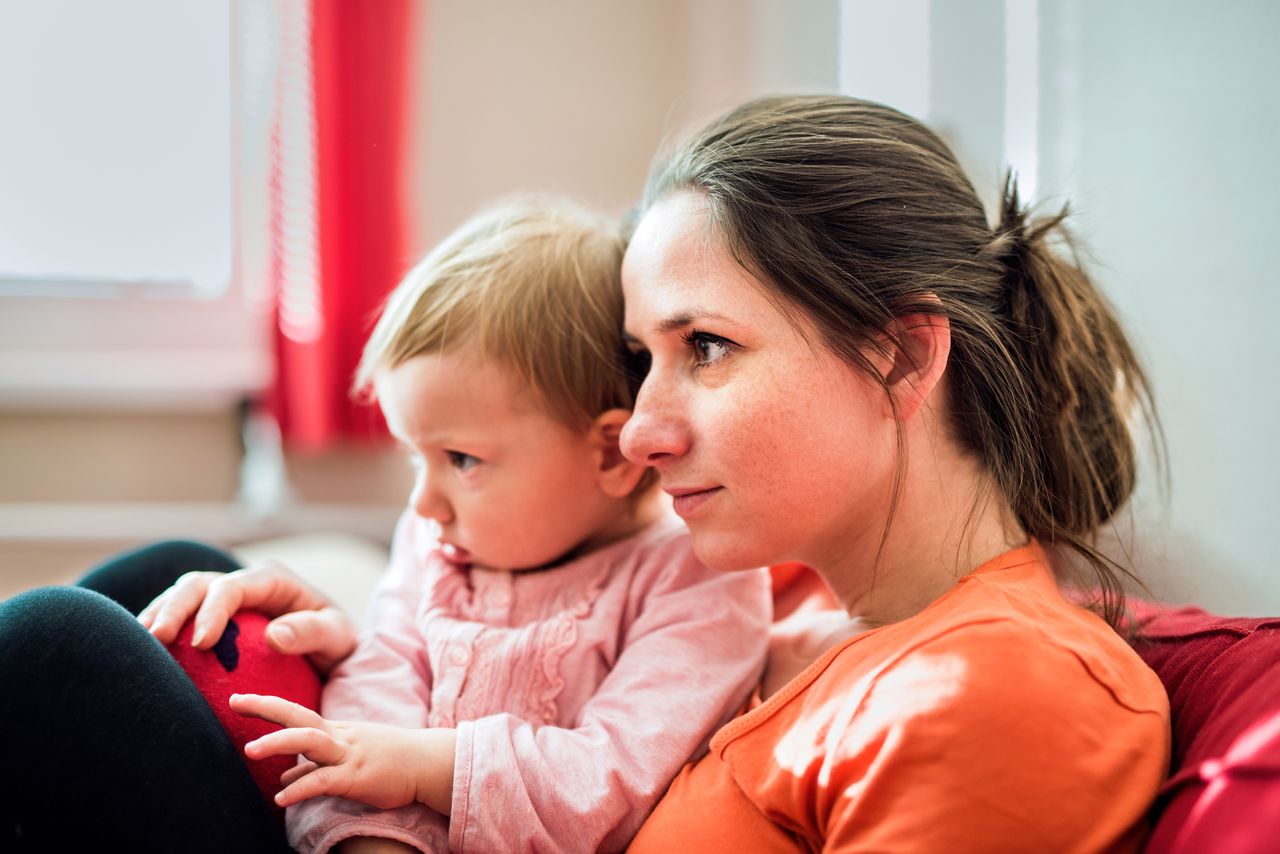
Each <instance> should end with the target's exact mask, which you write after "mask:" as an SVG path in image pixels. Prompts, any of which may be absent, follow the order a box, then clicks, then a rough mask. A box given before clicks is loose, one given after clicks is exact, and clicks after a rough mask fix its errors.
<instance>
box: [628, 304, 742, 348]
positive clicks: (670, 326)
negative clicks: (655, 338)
mask: <svg viewBox="0 0 1280 854" xmlns="http://www.w3.org/2000/svg"><path fill="white" fill-rule="evenodd" d="M704 320H719V321H723V322H726V323H732V320H730V319H729V318H728V317H725V316H724V315H723V314H716V313H715V312H714V311H683V312H680V313H679V314H673V315H671V316H670V317H668V318H666V319H664V320H660V321H658V323H656V324H655V325H654V327H653V330H654V332H657V333H658V334H659V335H665V334H667V333H670V332H676V331H677V330H680V329H684V328H685V327H686V326H693V325H694V324H695V323H698V322H700V321H704ZM622 338H623V340H624V341H626V342H627V343H628V344H631V343H635V344H639V343H640V339H639V338H637V337H636V336H634V335H632V334H631V333H630V332H626V331H623V333H622Z"/></svg>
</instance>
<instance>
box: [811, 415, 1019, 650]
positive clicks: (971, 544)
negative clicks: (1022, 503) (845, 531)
mask: <svg viewBox="0 0 1280 854" xmlns="http://www.w3.org/2000/svg"><path fill="white" fill-rule="evenodd" d="M930 420H931V419H930ZM904 438H905V439H906V441H905V442H904V453H906V455H907V456H906V465H905V470H904V472H903V477H902V479H901V484H900V487H899V493H898V501H897V506H896V508H895V510H894V515H893V518H892V520H890V522H889V531H888V536H887V537H882V535H883V532H884V522H883V520H882V521H881V524H880V525H878V526H869V527H868V528H866V529H865V533H864V535H863V536H862V537H861V538H860V539H858V538H855V541H854V542H851V543H848V544H847V547H846V548H845V549H843V550H842V552H841V553H840V554H836V555H833V556H832V557H831V559H830V560H829V561H827V562H826V563H824V564H819V565H818V571H819V572H820V573H821V574H822V575H823V577H824V578H826V580H827V583H828V584H830V585H831V588H832V590H833V591H834V592H835V594H836V595H837V596H838V597H839V599H840V602H841V603H842V604H843V605H844V607H845V609H846V610H847V611H848V612H849V614H850V615H852V616H855V617H858V618H860V619H861V620H862V621H863V622H865V623H868V624H870V625H873V626H875V625H884V624H887V623H894V622H898V621H900V620H905V619H907V618H908V617H911V616H914V615H915V614H917V613H919V612H920V611H922V610H924V608H925V607H927V606H928V605H929V604H930V603H931V602H933V601H934V600H935V599H937V598H938V597H939V596H941V595H943V594H944V593H946V592H947V591H948V590H950V589H951V588H952V587H953V586H955V583H956V582H957V581H958V580H959V579H960V578H962V577H963V576H965V575H967V574H968V573H969V572H971V571H972V570H974V569H976V568H977V567H979V566H981V565H982V564H984V563H986V562H987V561H989V560H991V559H992V558H995V557H997V556H999V555H1001V554H1003V553H1005V552H1006V551H1009V550H1010V549H1013V548H1017V547H1018V546H1021V545H1025V544H1026V542H1027V537H1026V534H1025V533H1024V532H1023V531H1022V528H1021V526H1020V525H1018V523H1017V521H1016V519H1015V518H1014V515H1013V513H1012V511H1011V510H1010V508H1009V504H1008V501H1007V500H1006V499H1005V496H1004V494H1003V492H1002V491H1001V490H1000V489H999V488H998V487H997V486H996V485H995V484H994V483H993V482H992V480H991V478H990V475H989V474H988V473H987V472H986V471H985V469H983V467H982V465H981V463H980V462H978V461H977V460H976V459H974V458H973V456H972V455H971V454H967V453H963V452H961V451H960V449H959V448H958V447H957V446H956V444H955V442H954V441H953V440H951V439H950V438H949V437H946V438H939V437H938V435H937V434H936V432H934V430H933V429H931V425H930V424H929V423H928V420H922V422H918V423H917V424H915V425H914V429H912V430H911V431H910V432H908V434H907V435H906V436H905V437H904ZM921 439H923V440H924V441H921ZM907 448H910V449H913V452H910V453H908V452H907V450H906V449H907ZM882 538H883V544H882V542H881V540H882Z"/></svg>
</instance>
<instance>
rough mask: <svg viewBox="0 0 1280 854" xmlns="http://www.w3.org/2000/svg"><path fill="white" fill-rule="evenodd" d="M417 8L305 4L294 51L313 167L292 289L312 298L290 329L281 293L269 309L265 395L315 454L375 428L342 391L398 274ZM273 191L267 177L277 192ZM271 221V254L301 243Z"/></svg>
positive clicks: (399, 3)
mask: <svg viewBox="0 0 1280 854" xmlns="http://www.w3.org/2000/svg"><path fill="white" fill-rule="evenodd" d="M301 2H305V0H301ZM416 5H417V3H416V0H310V5H309V19H310V38H309V40H308V41H307V42H304V43H303V44H309V49H310V69H311V74H310V78H311V86H310V90H311V91H310V98H311V103H312V108H313V109H312V122H313V125H312V127H313V134H314V138H313V141H314V147H313V149H312V157H313V161H312V164H311V168H309V169H307V170H305V171H306V172H309V173H310V175H311V176H312V187H311V189H310V196H309V197H310V202H311V204H313V205H314V208H313V210H312V211H311V213H312V214H313V215H311V216H308V217H307V220H308V222H309V229H308V230H313V231H314V235H313V236H312V237H310V239H311V240H312V245H313V249H312V251H311V257H312V258H313V259H314V263H313V267H312V270H313V275H309V276H307V277H306V278H307V279H308V281H307V282H303V283H302V284H301V285H299V284H298V283H297V282H294V283H293V285H292V286H293V287H294V288H295V290H296V289H297V288H298V287H300V286H301V287H304V288H308V287H309V288H311V289H312V290H311V291H310V292H309V293H308V294H306V295H305V297H304V299H303V300H302V303H303V304H304V305H305V306H306V311H305V312H304V314H305V316H306V322H305V323H302V324H299V323H298V322H297V317H298V312H297V311H296V310H295V311H294V313H293V314H294V316H293V318H292V322H291V319H290V317H288V316H287V314H288V311H287V309H288V306H286V305H284V303H285V301H286V300H285V297H284V295H283V294H282V296H281V299H279V300H278V301H277V302H278V305H277V312H276V317H277V323H276V330H275V332H276V357H277V378H276V387H275V389H274V393H273V395H272V404H273V405H272V409H273V410H274V412H275V415H276V417H277V419H278V421H279V422H280V427H281V430H282V432H283V435H284V438H285V441H286V443H287V444H288V445H289V446H290V447H294V448H299V449H303V450H319V449H323V448H325V447H328V446H331V445H332V444H334V443H335V442H337V441H341V440H346V439H357V440H359V439H370V438H375V437H380V436H382V435H384V432H385V427H384V426H383V424H382V420H381V417H380V416H379V414H378V412H377V410H376V408H375V407H371V406H368V405H364V404H357V403H354V402H353V401H352V400H351V398H350V396H349V393H348V392H349V387H350V384H351V379H352V375H353V372H354V370H355V367H356V364H357V362H358V361H359V358H360V352H361V349H362V348H363V346H364V342H365V339H366V338H367V336H368V334H369V331H370V329H371V328H372V325H373V321H374V320H375V318H376V313H377V309H378V307H379V306H380V305H381V303H382V300H383V299H384V298H385V296H386V294H387V293H388V292H389V291H390V290H391V288H393V287H394V286H395V284H396V282H397V281H398V280H399V278H400V276H401V275H402V274H403V273H404V271H405V270H407V269H408V263H407V261H408V259H407V258H406V244H407V243H408V241H407V238H406V232H407V226H408V215H407V212H408V210H409V206H408V205H407V204H406V199H407V197H408V195H409V191H410V188H409V187H408V179H407V173H408V170H407V168H406V154H407V153H408V152H407V148H408V134H409V131H410V120H411V116H412V112H411V110H410V106H411V98H412V94H413V91H414V86H413V85H412V80H411V77H412V73H413V68H412V57H413V45H414V42H415V41H416V38H417V28H416V22H415V15H414V12H415V6H416ZM285 61H287V58H286V59H285ZM283 156H289V155H288V154H287V153H286V154H284V155H283ZM303 159H306V158H305V157H304V158H303ZM277 177H278V176H277ZM284 183H287V182H283V181H280V180H277V181H273V184H275V186H276V188H277V189H281V188H282V186H283V184H284ZM295 183H296V182H295ZM276 195H277V196H281V197H283V196H285V195H286V192H285V191H284V190H283V189H281V192H279V193H277V194H276ZM286 203H287V202H281V204H282V205H283V204H286ZM273 220H274V222H275V228H274V230H275V232H276V235H275V236H276V242H277V243H278V244H279V245H281V246H282V247H284V248H286V249H287V248H289V247H288V246H286V241H290V240H294V241H299V240H301V241H303V242H305V241H306V240H307V239H308V235H299V234H298V233H296V232H297V229H290V228H289V227H288V224H287V217H282V216H273ZM276 269H277V271H280V270H281V269H282V265H276ZM278 278H279V277H278ZM278 283H279V284H282V286H283V287H285V288H288V287H290V284H289V283H286V282H280V281H278Z"/></svg>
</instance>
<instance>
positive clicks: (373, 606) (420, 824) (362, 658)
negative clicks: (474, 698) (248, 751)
mask: <svg viewBox="0 0 1280 854" xmlns="http://www.w3.org/2000/svg"><path fill="white" fill-rule="evenodd" d="M422 534H423V527H422V523H421V522H420V521H418V520H417V519H415V518H414V517H413V516H412V515H411V514H409V513H407V512H406V513H405V515H403V516H402V517H401V518H400V522H399V524H398V525H397V526H396V533H395V538H394V540H393V541H392V545H391V562H390V564H389V566H388V567H387V571H386V572H385V573H384V574H383V576H382V578H381V579H380V580H379V581H378V586H377V587H376V588H375V589H374V592H373V596H372V598H371V600H370V603H369V609H368V612H367V614H366V615H365V620H364V626H365V630H364V631H363V632H362V633H361V636H360V641H359V643H358V644H357V646H356V650H355V652H354V653H352V655H351V657H350V658H348V659H347V660H346V661H345V662H343V663H342V664H341V665H340V666H339V667H338V668H337V669H336V670H335V671H334V672H333V675H332V676H331V677H330V679H329V682H328V683H327V684H326V685H325V687H324V694H323V696H322V698H321V705H320V711H321V713H322V714H323V715H324V716H325V717H326V718H330V719H332V720H361V721H374V722H378V723H385V724H391V725H394V726H401V727H408V728H411V729H421V728H422V727H425V726H426V725H427V712H428V707H429V699H430V696H431V673H430V670H429V669H428V664H427V655H426V648H425V646H424V645H423V642H422V638H421V636H420V635H419V633H418V629H417V627H416V621H415V619H414V617H415V614H416V611H417V608H418V605H419V603H420V602H421V601H422V598H423V596H424V595H425V590H426V586H427V583H428V581H429V579H427V578H425V577H424V576H425V572H424V565H423V561H422V557H423V555H425V554H426V552H427V551H428V550H429V549H430V548H431V544H430V543H427V542H423V541H422V539H423V537H422ZM286 822H287V825H288V832H289V844H290V845H292V846H293V847H294V848H296V849H298V850H299V851H303V852H311V851H321V852H323V851H327V850H328V849H329V848H330V847H331V846H333V845H335V844H336V843H338V842H340V841H341V840H343V839H347V838H350V837H352V836H382V837H389V838H393V839H399V840H400V841H402V842H405V843H407V844H410V845H416V844H419V843H418V842H417V841H416V840H421V839H422V838H423V837H424V836H426V835H427V830H428V828H430V827H434V826H436V825H439V826H440V827H443V822H444V820H443V819H442V818H441V817H440V816H439V815H438V814H437V813H436V812H435V811H433V810H431V809H428V808H427V807H425V806H422V805H416V804H415V805H410V806H407V807H402V808H401V809H397V810H380V809H376V808H374V807H370V806H366V805H364V804H360V803H357V802H355V801H349V800H344V799H342V798H314V799H312V800H309V801H305V802H303V803H301V804H298V805H297V806H292V807H289V809H288V810H287V812H286Z"/></svg>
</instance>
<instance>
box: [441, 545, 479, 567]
mask: <svg viewBox="0 0 1280 854" xmlns="http://www.w3.org/2000/svg"><path fill="white" fill-rule="evenodd" d="M440 556H441V557H442V558H444V561H445V563H447V564H449V565H450V566H456V567H467V566H470V565H471V553H470V552H469V551H467V550H466V549H464V548H463V547H462V546H455V545H454V544H453V543H441V544H440Z"/></svg>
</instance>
